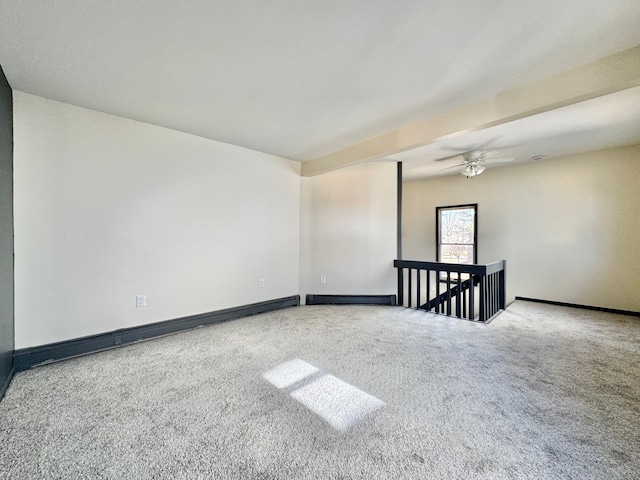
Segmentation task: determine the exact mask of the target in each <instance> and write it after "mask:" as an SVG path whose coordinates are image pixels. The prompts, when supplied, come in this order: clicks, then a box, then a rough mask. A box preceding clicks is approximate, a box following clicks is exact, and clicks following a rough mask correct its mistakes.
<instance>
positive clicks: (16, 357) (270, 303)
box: [13, 295, 300, 372]
mask: <svg viewBox="0 0 640 480" xmlns="http://www.w3.org/2000/svg"><path fill="white" fill-rule="evenodd" d="M299 305H300V295H294V296H291V297H285V298H278V299H275V300H267V301H265V302H259V303H252V304H249V305H243V306H240V307H233V308H227V309H224V310H216V311H214V312H208V313H202V314H199V315H191V316H188V317H182V318H176V319H173V320H165V321H162V322H156V323H150V324H147V325H141V326H138V327H131V328H123V329H120V330H114V331H112V332H107V333H101V334H98V335H91V336H88V337H82V338H74V339H71V340H65V341H63V342H57V343H50V344H47V345H39V346H37V347H29V348H21V349H19V350H16V351H15V352H14V354H13V368H14V369H15V371H17V372H19V371H22V370H27V369H29V368H31V367H34V366H37V365H44V364H47V363H51V362H55V361H57V360H63V359H66V358H71V357H77V356H79V355H86V354H88V353H95V352H99V351H101V350H107V349H110V348H114V347H118V346H121V345H125V344H128V343H133V342H136V341H140V340H146V339H150V338H154V337H161V336H163V335H169V334H172V333H177V332H180V331H183V330H190V329H192V328H196V327H200V326H203V325H211V324H214V323H219V322H225V321H227V320H234V319H236V318H241V317H246V316H249V315H255V314H258V313H264V312H269V311H272V310H280V309H282V308H287V307H295V306H299Z"/></svg>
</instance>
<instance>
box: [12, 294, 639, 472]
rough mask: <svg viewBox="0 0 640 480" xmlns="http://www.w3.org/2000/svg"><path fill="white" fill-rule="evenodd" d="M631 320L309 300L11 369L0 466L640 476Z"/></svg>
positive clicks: (546, 311)
mask: <svg viewBox="0 0 640 480" xmlns="http://www.w3.org/2000/svg"><path fill="white" fill-rule="evenodd" d="M639 354H640V319H638V318H633V317H625V316H621V315H613V314H604V313H594V312H589V311H584V310H575V309H568V308H559V307H550V306H546V305H539V304H533V303H528V302H516V303H514V304H513V305H511V306H510V307H509V309H508V310H507V311H506V312H504V313H503V314H502V315H500V316H499V317H498V318H496V319H495V320H494V321H493V322H492V323H491V324H489V325H482V324H477V323H472V322H467V321H463V320H457V319H453V318H451V319H449V318H446V317H440V316H435V315H433V314H427V313H424V312H420V311H416V310H410V309H405V308H401V307H374V306H307V307H299V308H291V309H287V310H282V311H278V312H272V313H268V314H262V315H257V316H253V317H248V318H244V319H240V320H235V321H232V322H228V323H224V324H219V325H213V326H210V327H205V328H200V329H195V330H192V331H189V332H184V333H181V334H177V335H173V336H169V337H164V338H161V339H156V340H152V341H148V342H142V343H138V344H135V345H131V346H127V347H123V348H118V349H114V350H110V351H107V352H102V353H98V354H94V355H89V356H86V357H82V358H77V359H73V360H68V361H64V362H59V363H56V364H51V365H48V366H44V367H39V368H36V369H33V370H30V371H28V372H23V373H20V374H18V375H17V376H16V377H15V378H14V380H13V382H12V384H11V386H10V388H9V390H8V391H7V394H6V397H5V399H4V400H3V401H2V402H0V478H10V479H31V478H34V479H37V478H42V479H57V478H60V479H75V478H88V479H92V478H112V479H129V478H130V479H151V478H156V479H157V478H167V479H168V478H172V479H173V478H178V479H180V478H184V479H187V478H189V479H193V478H248V479H253V478H255V479H272V478H274V479H275V478H278V479H292V478H293V479H295V478H308V479H311V478H334V479H338V478H363V479H364V478H367V479H372V478H389V479H391V478H394V479H395V478H440V479H447V478H452V479H453V478H487V479H489V478H490V479H502V478H504V479H507V478H531V479H534V478H535V479H541V478H544V479H554V478H597V479H604V478H606V479H611V478H620V479H622V478H624V479H629V478H640V375H639V374H638V360H639V358H640V357H639Z"/></svg>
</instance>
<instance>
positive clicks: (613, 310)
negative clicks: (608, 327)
mask: <svg viewBox="0 0 640 480" xmlns="http://www.w3.org/2000/svg"><path fill="white" fill-rule="evenodd" d="M516 300H523V301H525V302H535V303H546V304H547V305H557V306H559V307H571V308H582V309H584V310H595V311H596V312H607V313H618V314H620V315H631V316H632V317H640V312H634V311H632V310H619V309H617V308H606V307H594V306H592V305H580V304H577V303H566V302H556V301H553V300H540V299H538V298H528V297H516Z"/></svg>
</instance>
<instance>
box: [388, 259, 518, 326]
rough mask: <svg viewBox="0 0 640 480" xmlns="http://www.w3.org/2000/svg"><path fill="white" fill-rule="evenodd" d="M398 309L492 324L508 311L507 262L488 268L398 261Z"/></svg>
mask: <svg viewBox="0 0 640 480" xmlns="http://www.w3.org/2000/svg"><path fill="white" fill-rule="evenodd" d="M393 266H394V267H396V268H397V270H398V305H403V306H406V307H410V308H417V309H420V310H426V311H430V312H435V313H440V314H444V315H449V316H456V317H458V318H465V319H467V320H475V321H480V322H489V321H491V320H492V319H493V317H494V316H495V315H497V314H498V313H500V311H502V310H504V308H505V301H506V295H505V267H506V261H505V260H500V261H498V262H494V263H489V264H487V265H465V264H453V263H441V262H421V261H414V260H395V261H394V262H393Z"/></svg>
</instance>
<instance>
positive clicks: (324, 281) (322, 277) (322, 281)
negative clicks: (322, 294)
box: [320, 275, 327, 283]
mask: <svg viewBox="0 0 640 480" xmlns="http://www.w3.org/2000/svg"><path fill="white" fill-rule="evenodd" d="M320 283H327V277H325V276H324V275H320Z"/></svg>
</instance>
